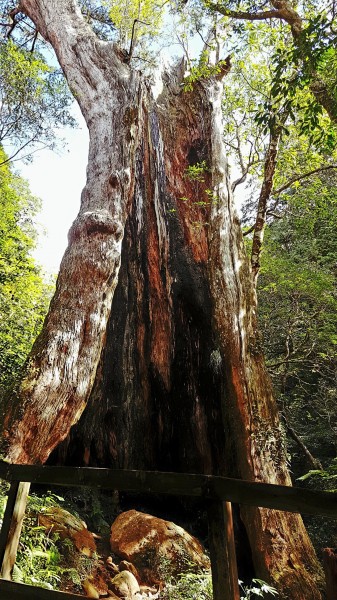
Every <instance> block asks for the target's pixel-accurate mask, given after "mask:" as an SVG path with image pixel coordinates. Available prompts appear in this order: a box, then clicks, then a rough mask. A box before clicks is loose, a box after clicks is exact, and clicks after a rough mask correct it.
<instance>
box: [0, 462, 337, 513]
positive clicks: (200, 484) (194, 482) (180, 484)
mask: <svg viewBox="0 0 337 600" xmlns="http://www.w3.org/2000/svg"><path fill="white" fill-rule="evenodd" d="M0 479H6V480H7V481H10V482H16V481H30V482H32V483H39V484H48V485H61V486H62V485H64V486H75V487H78V486H88V487H96V488H104V489H113V490H119V491H125V492H141V493H151V494H170V495H175V496H193V497H202V498H208V499H212V500H222V501H229V502H235V503H237V504H247V505H250V506H259V507H264V508H273V509H276V510H282V511H288V512H299V513H303V514H310V515H322V516H326V517H334V518H336V517H337V493H333V492H319V491H311V490H304V489H302V488H297V487H288V486H283V485H274V484H270V483H258V482H251V481H243V480H240V479H230V478H227V477H219V476H213V475H196V474H188V473H163V472H157V471H128V470H115V469H95V468H90V467H49V466H40V465H11V464H8V463H4V462H1V463H0Z"/></svg>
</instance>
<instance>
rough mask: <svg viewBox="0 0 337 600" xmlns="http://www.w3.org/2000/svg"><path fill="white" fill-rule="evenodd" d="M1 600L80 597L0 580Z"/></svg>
mask: <svg viewBox="0 0 337 600" xmlns="http://www.w3.org/2000/svg"><path fill="white" fill-rule="evenodd" d="M0 598H1V600H79V598H82V600H83V596H82V595H78V594H68V593H65V592H57V591H55V590H46V589H45V588H39V587H35V586H34V587H33V586H31V585H25V584H24V583H14V582H13V581H6V580H5V579H1V580H0Z"/></svg>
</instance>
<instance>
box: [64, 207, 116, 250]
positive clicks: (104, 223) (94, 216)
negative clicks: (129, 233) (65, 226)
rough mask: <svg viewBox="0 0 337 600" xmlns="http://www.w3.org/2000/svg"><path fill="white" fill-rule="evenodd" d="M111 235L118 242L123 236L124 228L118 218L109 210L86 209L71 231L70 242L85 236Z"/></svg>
mask: <svg viewBox="0 0 337 600" xmlns="http://www.w3.org/2000/svg"><path fill="white" fill-rule="evenodd" d="M96 234H99V235H111V236H113V237H114V238H115V240H116V242H118V241H120V240H121V238H122V236H123V228H122V226H121V223H120V222H119V221H118V220H117V219H113V218H112V217H111V216H110V215H109V214H108V212H107V211H104V210H102V211H86V212H84V213H81V214H80V215H79V216H78V217H77V219H76V221H74V223H73V224H72V226H71V228H70V231H69V242H73V241H74V240H76V239H79V238H80V237H83V236H93V235H96Z"/></svg>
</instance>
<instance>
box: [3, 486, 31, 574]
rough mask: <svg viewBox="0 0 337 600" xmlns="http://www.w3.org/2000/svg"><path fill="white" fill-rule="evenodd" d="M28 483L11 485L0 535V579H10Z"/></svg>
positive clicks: (23, 513) (23, 514)
mask: <svg viewBox="0 0 337 600" xmlns="http://www.w3.org/2000/svg"><path fill="white" fill-rule="evenodd" d="M29 488H30V483H28V482H20V483H19V482H16V483H12V484H11V487H10V490H9V493H8V498H7V505H6V510H5V515H4V520H3V524H2V528H1V535H0V565H1V572H0V577H1V578H2V579H8V580H9V579H11V572H12V569H13V566H14V564H15V560H16V554H17V551H18V545H19V540H20V534H21V529H22V522H23V518H24V516H25V510H26V505H27V498H28V493H29Z"/></svg>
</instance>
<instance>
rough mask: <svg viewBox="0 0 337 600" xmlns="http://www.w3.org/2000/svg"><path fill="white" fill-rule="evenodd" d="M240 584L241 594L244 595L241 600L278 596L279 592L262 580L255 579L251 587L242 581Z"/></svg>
mask: <svg viewBox="0 0 337 600" xmlns="http://www.w3.org/2000/svg"><path fill="white" fill-rule="evenodd" d="M239 584H240V588H241V593H243V596H240V600H253V599H254V598H264V596H267V597H268V598H270V596H278V592H277V590H276V589H275V588H274V587H272V586H271V585H269V584H268V583H266V582H265V581H262V580H261V579H253V580H252V585H251V586H247V585H244V584H243V582H242V581H239Z"/></svg>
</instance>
